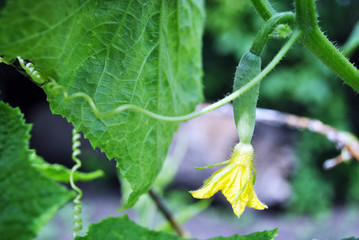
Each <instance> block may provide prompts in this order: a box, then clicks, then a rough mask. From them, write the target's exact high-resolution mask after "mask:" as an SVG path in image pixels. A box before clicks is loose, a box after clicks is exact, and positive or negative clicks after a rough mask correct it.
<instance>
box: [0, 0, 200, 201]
mask: <svg viewBox="0 0 359 240" xmlns="http://www.w3.org/2000/svg"><path fill="white" fill-rule="evenodd" d="M0 16H1V18H0V32H1V33H2V34H1V38H0V56H1V55H3V56H6V57H7V58H11V57H16V56H21V57H22V58H23V59H27V60H30V61H31V62H33V63H34V64H35V68H36V69H37V70H38V71H39V72H40V73H42V74H43V75H44V76H49V77H51V78H53V79H54V80H55V81H56V82H57V83H59V84H61V85H62V86H64V87H65V89H66V90H67V92H68V93H69V94H73V93H78V92H82V93H86V94H88V95H89V96H90V97H91V98H92V99H93V101H94V102H95V104H96V106H97V107H98V109H99V110H100V111H101V112H107V111H110V110H113V109H115V108H116V107H118V106H119V105H122V104H127V103H131V104H135V105H138V106H141V107H144V108H145V109H147V110H150V111H153V112H156V113H159V114H163V115H171V116H176V115H182V114H186V113H189V112H191V111H192V110H193V109H194V107H195V105H196V104H198V103H199V102H200V101H201V100H202V85H201V82H200V78H201V76H202V68H201V67H202V66H201V37H202V32H203V18H204V10H203V0H184V1H163V0H162V1H159V0H152V1H149V0H139V1H132V0H127V1H100V0H87V1H80V0H59V1H50V0H39V1H36V2H33V1H27V0H11V1H7V3H6V6H5V7H4V8H3V9H2V11H1V12H0ZM47 94H48V101H49V102H50V106H51V110H52V111H53V113H56V114H61V115H62V116H64V117H65V118H66V119H67V120H68V121H70V122H72V123H73V125H74V126H75V128H76V129H77V130H80V131H83V132H84V135H85V137H86V138H88V139H89V140H90V142H91V144H92V146H93V147H96V146H98V147H100V148H101V150H102V151H104V152H105V153H106V154H107V157H108V158H109V159H112V158H115V159H116V160H117V161H118V167H119V168H120V171H121V174H122V175H123V176H124V177H125V178H127V179H128V181H129V182H130V184H131V186H132V188H133V190H134V192H133V193H132V194H131V196H130V198H129V202H128V204H127V206H131V205H133V204H134V203H135V201H136V200H137V199H138V197H139V196H140V195H141V194H143V193H144V192H146V191H148V189H149V187H150V186H151V183H152V182H153V181H154V179H155V178H156V176H157V174H158V172H159V170H160V169H161V166H162V162H163V160H164V158H165V156H166V154H167V150H168V147H169V144H170V142H171V139H172V136H173V133H174V131H175V130H176V129H177V126H178V124H175V123H166V122H159V121H156V120H153V119H151V118H149V117H146V116H143V115H142V114H139V113H137V112H134V111H125V112H122V113H120V114H117V115H115V116H112V117H109V118H106V119H98V118H97V117H96V116H95V115H94V114H93V112H92V110H91V108H90V107H89V105H88V103H87V102H85V101H84V100H83V99H75V100H73V101H70V102H65V101H64V100H63V96H62V94H55V93H53V92H49V91H48V92H47Z"/></svg>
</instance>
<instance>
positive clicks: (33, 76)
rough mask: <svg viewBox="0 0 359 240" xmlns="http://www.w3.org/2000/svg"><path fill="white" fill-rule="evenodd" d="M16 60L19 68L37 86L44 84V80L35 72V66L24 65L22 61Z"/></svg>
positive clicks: (29, 63) (18, 58)
mask: <svg viewBox="0 0 359 240" xmlns="http://www.w3.org/2000/svg"><path fill="white" fill-rule="evenodd" d="M17 60H18V61H19V63H20V66H21V67H22V68H23V69H24V70H25V71H26V73H27V74H28V75H29V76H30V77H31V79H32V80H34V81H35V82H36V83H38V84H44V83H45V82H46V79H44V78H43V77H42V76H41V74H40V73H39V72H38V71H36V70H35V66H34V64H33V63H31V62H27V63H25V61H24V59H22V58H21V57H17Z"/></svg>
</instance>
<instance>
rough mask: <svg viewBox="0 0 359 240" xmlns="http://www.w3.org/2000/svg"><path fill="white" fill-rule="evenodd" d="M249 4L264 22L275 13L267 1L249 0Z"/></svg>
mask: <svg viewBox="0 0 359 240" xmlns="http://www.w3.org/2000/svg"><path fill="white" fill-rule="evenodd" d="M251 2H252V5H253V6H254V7H255V9H256V10H257V12H258V13H259V14H260V15H261V17H262V18H263V19H264V21H267V20H268V19H269V18H271V17H272V16H273V15H275V14H276V13H277V12H276V11H275V10H274V9H273V8H272V6H271V5H270V3H269V2H268V1H267V0H251Z"/></svg>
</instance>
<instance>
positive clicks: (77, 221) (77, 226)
mask: <svg viewBox="0 0 359 240" xmlns="http://www.w3.org/2000/svg"><path fill="white" fill-rule="evenodd" d="M80 137H81V136H80V134H79V133H78V132H77V131H76V130H75V129H73V130H72V160H73V161H74V162H75V163H76V164H75V165H74V166H73V167H72V169H71V172H70V185H71V187H72V189H73V190H75V191H76V192H77V196H76V198H75V199H74V201H73V202H74V203H75V206H74V215H73V217H74V229H73V232H72V233H73V236H74V237H75V238H76V236H77V233H78V232H79V231H80V230H81V229H82V219H81V217H80V214H81V212H82V209H81V205H82V203H81V197H82V191H81V189H80V188H79V187H77V186H76V185H75V182H74V174H75V172H76V171H77V169H79V168H80V167H81V161H80V159H79V158H78V157H77V156H78V155H80V154H81V150H80V149H79V147H80V145H81V143H80V141H79V138H80Z"/></svg>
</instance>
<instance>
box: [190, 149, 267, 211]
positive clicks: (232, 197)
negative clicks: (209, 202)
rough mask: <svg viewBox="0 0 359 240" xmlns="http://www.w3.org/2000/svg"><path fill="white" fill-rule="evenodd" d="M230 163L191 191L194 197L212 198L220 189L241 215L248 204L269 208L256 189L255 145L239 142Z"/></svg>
mask: <svg viewBox="0 0 359 240" xmlns="http://www.w3.org/2000/svg"><path fill="white" fill-rule="evenodd" d="M227 162H228V165H226V166H225V167H223V168H221V169H220V170H218V171H216V172H215V173H214V174H213V175H212V176H211V177H210V178H209V179H207V180H206V181H204V184H203V187H202V188H200V189H198V190H196V191H190V193H191V194H192V196H193V197H194V198H199V199H203V198H210V197H212V196H213V195H214V194H215V193H216V192H218V191H219V190H222V193H223V195H224V196H225V197H226V198H227V200H228V201H229V202H230V203H231V205H232V208H233V211H234V213H235V214H236V215H237V216H238V217H240V216H241V215H242V213H243V211H244V208H245V207H246V206H248V207H250V208H255V209H258V210H263V209H265V208H268V207H267V206H266V205H264V204H263V203H261V201H259V199H258V197H257V194H256V193H255V191H254V187H253V184H254V181H255V174H254V176H253V173H252V171H255V169H254V166H253V147H252V145H250V144H243V143H238V144H237V145H236V146H235V147H234V152H233V155H232V157H231V159H229V160H228V161H226V163H227Z"/></svg>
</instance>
